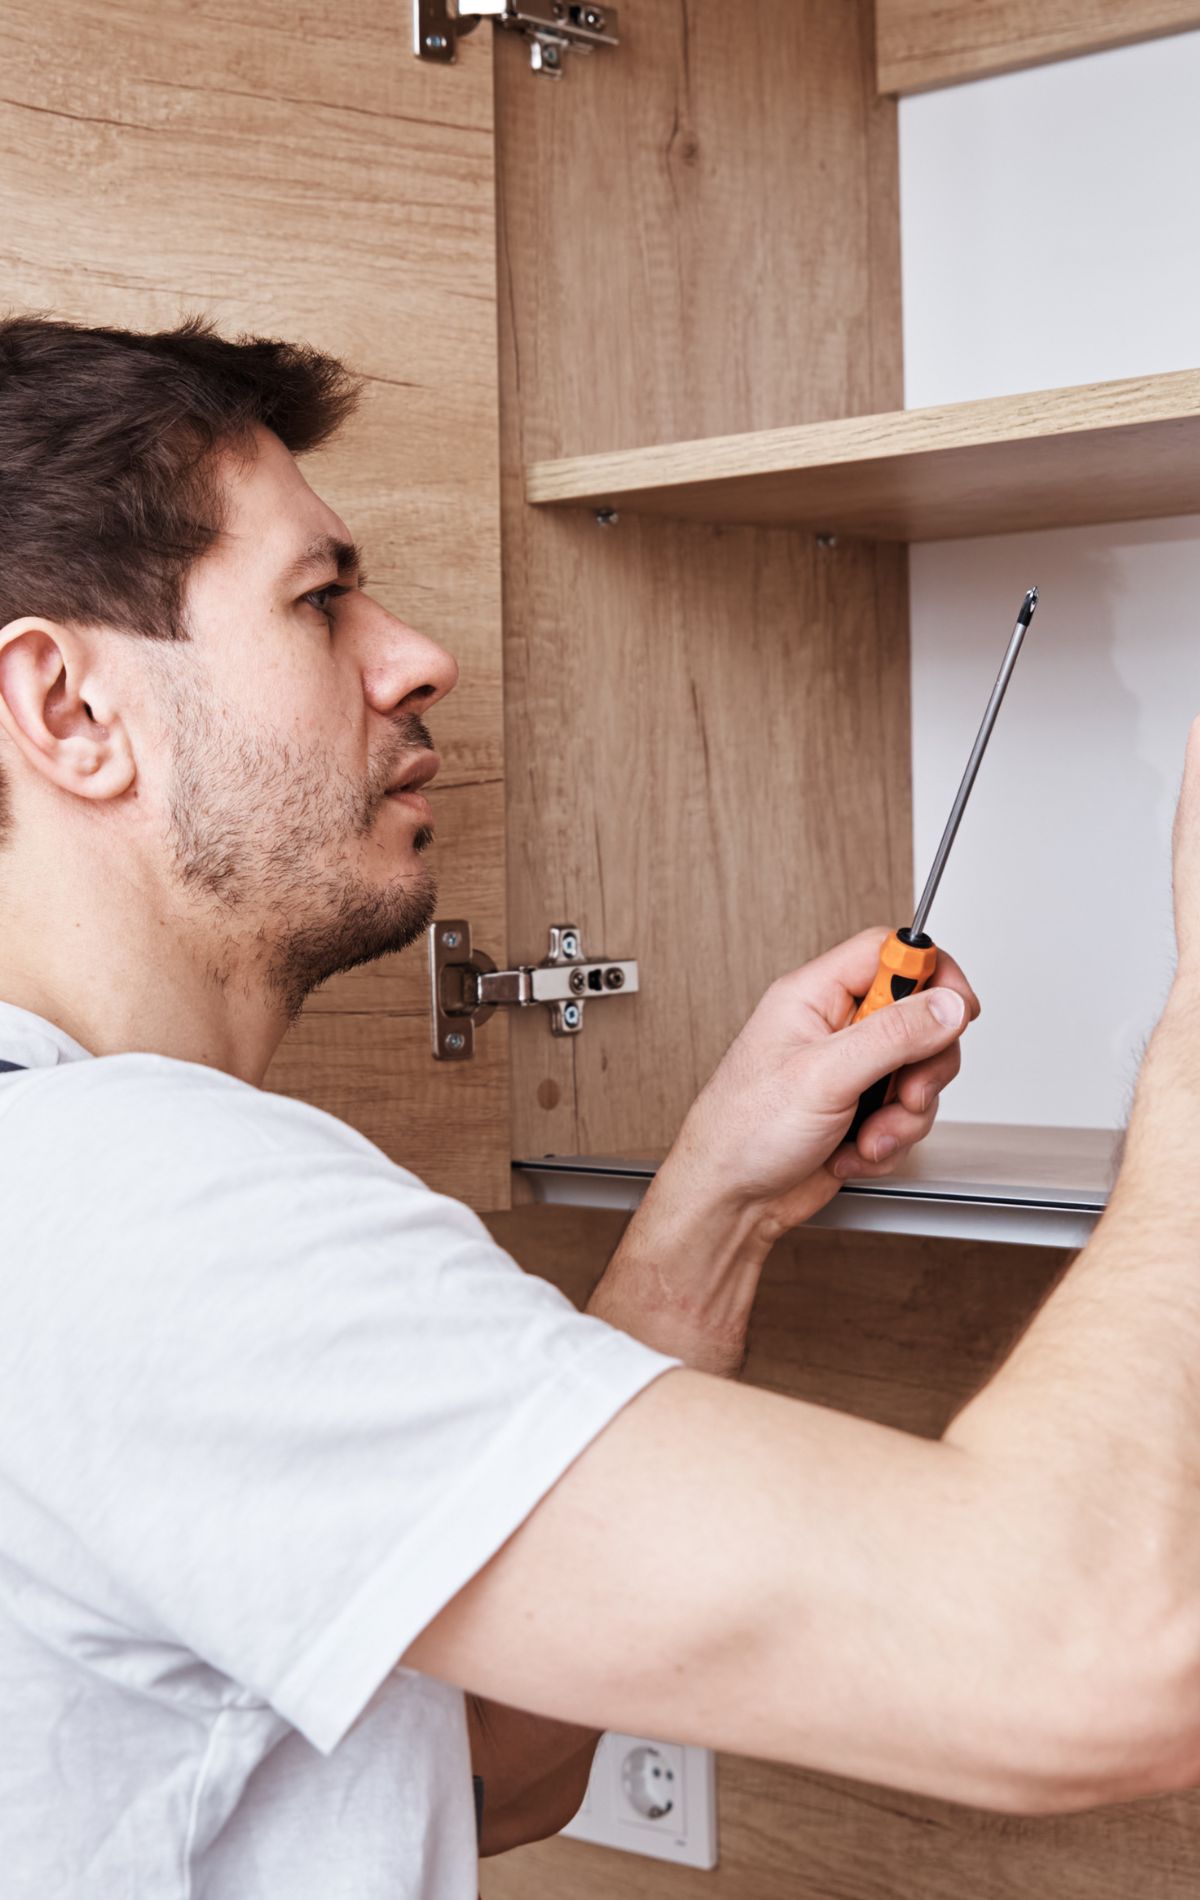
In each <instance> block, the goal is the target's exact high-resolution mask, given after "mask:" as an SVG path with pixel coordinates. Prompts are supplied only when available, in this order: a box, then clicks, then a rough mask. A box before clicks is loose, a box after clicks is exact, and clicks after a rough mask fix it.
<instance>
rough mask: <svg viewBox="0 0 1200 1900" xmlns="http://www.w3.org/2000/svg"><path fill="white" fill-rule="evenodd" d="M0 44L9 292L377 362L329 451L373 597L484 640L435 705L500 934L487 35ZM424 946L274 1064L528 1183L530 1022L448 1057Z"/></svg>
mask: <svg viewBox="0 0 1200 1900" xmlns="http://www.w3.org/2000/svg"><path fill="white" fill-rule="evenodd" d="M0 59H2V61H3V66H4V94H5V97H4V100H3V101H2V102H0V209H2V212H3V218H2V221H0V230H2V233H3V235H2V236H0V260H2V263H3V282H4V304H5V306H6V307H7V308H8V309H12V310H42V311H48V312H53V313H54V314H57V315H60V316H66V317H70V318H73V319H75V320H77V321H80V322H86V323H95V324H112V325H120V326H126V327H129V328H133V329H153V328H157V327H161V326H167V325H171V324H174V323H176V322H177V321H178V320H179V318H180V317H181V316H182V315H184V314H186V313H190V312H193V311H199V312H201V313H203V314H206V315H209V316H212V317H213V318H215V319H216V321H217V322H218V324H219V325H220V326H221V328H222V329H223V330H224V331H225V332H226V333H227V334H238V333H240V332H247V331H248V332H253V333H258V334H266V335H270V336H285V337H289V338H294V339H302V340H305V341H308V342H310V343H313V344H315V345H316V346H318V347H319V348H322V349H327V350H331V351H333V352H334V353H335V354H337V355H340V356H343V357H344V358H345V359H346V360H347V362H348V363H350V365H351V366H352V367H353V368H355V369H356V370H359V371H361V372H363V373H364V374H365V376H366V386H365V393H364V398H363V402H362V406H361V409H360V411H359V413H358V415H357V416H356V417H354V418H353V419H352V420H351V421H350V423H349V424H348V425H347V427H346V429H345V431H344V432H343V434H342V435H341V436H340V437H339V438H338V440H337V441H336V442H335V443H334V444H333V445H331V446H330V448H329V449H328V450H326V451H323V452H322V453H321V454H319V455H316V456H313V457H311V458H306V460H305V462H304V465H303V466H304V470H305V473H306V475H307V476H308V479H309V480H310V482H311V483H312V484H313V486H314V487H315V488H316V489H317V490H318V492H319V493H321V494H323V495H324V496H325V497H326V498H327V499H328V500H329V501H330V502H331V504H332V505H333V506H334V507H335V508H336V509H337V510H338V512H339V513H340V514H341V515H342V517H343V519H344V520H345V521H346V523H347V524H348V526H349V527H350V530H351V532H352V534H353V535H354V536H355V537H356V538H357V539H359V540H361V541H362V542H363V543H364V544H365V546H366V549H367V552H368V556H369V567H370V570H371V574H372V592H373V593H374V594H376V595H377V597H378V598H379V599H380V600H381V601H382V602H383V603H384V604H385V605H386V606H388V607H389V608H391V609H393V610H394V611H395V612H397V613H399V614H401V615H402V616H403V617H405V618H406V619H408V620H409V621H411V622H412V623H413V624H414V625H417V626H419V627H421V628H422V629H423V630H424V631H426V632H428V633H429V634H431V635H432V636H433V637H434V638H435V639H438V640H440V641H442V642H443V643H444V644H445V645H447V646H448V647H449V648H450V649H451V650H452V651H453V652H454V653H455V654H456V655H457V656H458V657H459V659H460V662H461V665H462V683H461V685H460V687H459V689H458V691H457V692H456V693H455V694H454V695H453V696H452V697H451V698H450V699H449V700H448V701H447V703H446V705H445V706H444V707H439V708H438V709H437V710H436V712H435V713H434V715H433V718H432V726H433V730H434V736H435V738H436V740H437V742H438V744H439V747H440V749H441V750H442V752H443V755H444V758H445V768H444V771H443V776H442V779H441V780H440V781H439V782H438V785H437V786H435V787H434V789H433V803H434V809H435V816H436V818H437V822H438V830H439V834H440V837H441V839H442V840H444V842H441V843H440V846H439V851H438V853H437V856H438V858H439V860H440V869H441V878H442V885H443V901H444V902H446V903H449V904H451V905H453V906H454V907H455V910H456V911H457V912H458V913H459V914H463V915H471V916H472V917H474V918H475V919H476V921H477V924H478V927H479V930H480V941H481V942H484V943H489V944H490V943H493V942H502V940H503V934H504V931H503V922H504V835H503V787H502V773H503V718H502V710H501V701H500V695H501V665H500V586H499V567H500V552H499V507H498V482H497V460H498V457H497V431H498V420H497V370H496V355H495V302H496V275H495V210H494V195H493V175H494V157H493V152H494V147H493V136H492V130H493V128H492V113H493V87H492V62H491V36H490V34H489V33H480V34H477V35H475V36H474V37H473V38H471V39H470V40H469V41H467V42H465V43H464V47H463V53H462V59H461V61H460V63H459V64H458V65H457V66H455V67H454V68H451V69H446V68H435V67H432V66H426V65H423V64H422V63H421V62H420V61H418V60H416V59H414V58H413V56H412V53H411V50H410V47H409V44H408V40H407V35H406V32H405V30H404V23H403V21H402V19H401V17H400V12H399V10H398V9H397V8H396V7H395V6H394V5H392V4H391V3H390V0H346V4H345V5H343V6H341V7H340V8H334V7H332V6H326V7H323V8H322V7H317V8H311V7H310V8H307V9H302V10H301V12H300V13H299V14H298V13H297V10H296V8H295V7H293V6H290V5H285V4H284V0H259V4H256V5H255V6H254V7H251V8H243V9H241V10H240V11H239V10H238V9H233V10H232V11H231V10H230V9H228V8H224V7H222V6H220V5H218V4H216V0H195V3H194V4H189V5H187V6H182V5H180V4H178V0H176V3H175V4H171V5H165V4H164V5H156V4H154V0H125V4H116V3H115V0H56V4H55V5H53V6H51V7H45V6H37V5H32V4H27V0H15V3H14V4H12V5H9V6H6V7H5V8H4V10H3V17H2V20H0ZM443 787H445V788H446V789H445V790H443V789H442V788H443ZM468 874H469V875H468ZM484 932H486V935H484ZM423 955H424V952H423V948H422V947H420V946H418V947H417V948H415V949H413V950H412V951H409V952H407V953H406V954H405V956H404V957H401V958H399V959H388V960H386V962H385V963H384V964H381V965H378V966H373V967H372V969H371V970H370V971H368V972H355V973H354V975H353V976H351V977H347V978H339V979H336V980H335V981H334V982H333V983H331V984H330V985H329V986H328V987H327V988H326V989H325V990H324V991H322V992H321V994H320V996H319V997H318V998H315V999H314V1001H313V1004H312V1006H311V1007H310V1009H309V1010H306V1012H305V1015H304V1017H303V1019H302V1020H301V1022H300V1023H299V1024H298V1025H297V1028H296V1029H295V1031H294V1032H293V1033H292V1034H291V1035H290V1036H289V1037H288V1038H287V1039H286V1040H285V1042H284V1044H283V1046H282V1048H281V1050H280V1053H279V1055H278V1057H277V1058H276V1061H275V1063H274V1064H273V1066H272V1069H271V1072H270V1077H269V1082H270V1085H271V1086H273V1087H275V1088H278V1089H282V1090H284V1091H286V1092H287V1093H289V1094H293V1095H298V1096H302V1097H304V1098H306V1099H308V1100H311V1101H315V1102H317V1103H318V1104H319V1105H321V1106H322V1107H325V1108H329V1109H332V1110H333V1111H334V1112H335V1113H336V1114H339V1115H341V1116H343V1117H344V1118H345V1119H347V1120H348V1121H351V1122H354V1123H356V1124H357V1125H358V1126H359V1127H361V1128H363V1129H364V1130H365V1132H366V1133H368V1134H369V1135H371V1136H372V1137H373V1138H374V1139H375V1140H377V1141H379V1142H380V1143H381V1144H382V1145H383V1146H384V1147H385V1148H386V1149H387V1150H388V1151H389V1152H390V1153H391V1154H393V1155H394V1156H395V1157H396V1159H398V1160H401V1161H403V1162H405V1163H407V1165H409V1166H410V1167H412V1168H414V1169H416V1170H417V1171H418V1172H419V1173H421V1174H423V1175H425V1176H426V1177H427V1178H428V1179H429V1181H430V1182H431V1184H432V1185H435V1186H437V1187H439V1188H442V1189H445V1190H447V1191H450V1192H453V1193H458V1194H460V1195H463V1196H464V1197H466V1198H467V1199H470V1200H473V1201H474V1202H475V1203H476V1204H477V1205H481V1206H484V1207H499V1206H505V1205H507V1196H508V1181H509V1168H508V1158H509V1157H508V1126H507V1091H508V1069H507V1057H506V1050H507V1037H506V1035H505V1033H504V1031H503V1028H502V1027H499V1026H491V1027H490V1029H489V1033H487V1034H485V1035H484V1036H483V1037H481V1038H480V1053H479V1055H478V1056H477V1058H476V1062H475V1064H474V1066H473V1070H472V1074H471V1076H470V1077H469V1078H464V1073H463V1070H462V1069H461V1068H459V1067H457V1066H456V1065H439V1064H436V1063H435V1062H434V1061H433V1059H432V1056H431V1054H430V1041H429V1037H430V1031H429V1022H428V1010H427V1006H426V1003H425V995H424V985H425V979H424V972H423ZM464 1103H465V1106H464Z"/></svg>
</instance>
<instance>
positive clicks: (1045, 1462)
mask: <svg viewBox="0 0 1200 1900" xmlns="http://www.w3.org/2000/svg"><path fill="white" fill-rule="evenodd" d="M1198 831H1200V753H1198V750H1197V741H1196V739H1195V738H1194V739H1193V744H1192V748H1191V752H1190V755H1189V768H1188V779H1187V786H1186V788H1185V797H1184V801H1183V805H1182V807H1181V822H1180V827H1179V848H1178V858H1177V891H1178V897H1177V902H1178V907H1179V914H1180V962H1179V970H1178V976H1177V980H1176V984H1175V988H1174V991H1173V994H1172V997H1171V1000H1170V1002H1169V1004H1168V1007H1167V1010H1166V1012H1165V1013H1164V1017H1163V1020H1162V1023H1161V1024H1160V1027H1159V1030H1158V1032H1157V1033H1156V1035H1155V1037H1154V1040H1153V1043H1152V1045H1151V1048H1150V1051H1149V1054H1148V1057H1147V1060H1146V1064H1145V1067H1144V1072H1143V1076H1142V1081H1141V1084H1140V1086H1139V1091H1138V1098H1137V1102H1136V1104H1135V1109H1134V1114H1133V1117H1132V1121H1131V1127H1130V1134H1129V1141H1128V1145H1127V1152H1126V1159H1125V1164H1124V1167H1123V1169H1122V1174H1121V1179H1120V1181H1119V1183H1118V1185H1117V1189H1116V1191H1115V1193H1114V1196H1113V1199H1112V1204H1111V1206H1110V1209H1109V1211H1108V1213H1107V1214H1106V1216H1105V1217H1104V1220H1103V1221H1102V1222H1101V1224H1100V1227H1099V1229H1098V1230H1097V1233H1096V1235H1095V1237H1094V1239H1093V1240H1092V1242H1091V1243H1090V1244H1089V1246H1088V1247H1087V1248H1086V1249H1085V1250H1084V1253H1083V1254H1082V1256H1081V1257H1080V1260H1079V1261H1078V1263H1077V1264H1076V1266H1075V1267H1074V1268H1073V1269H1072V1271H1071V1272H1070V1273H1069V1274H1068V1276H1067V1277H1066V1279H1065V1280H1064V1281H1063V1282H1062V1284H1061V1285H1060V1286H1059V1288H1058V1289H1057V1291H1056V1292H1055V1294H1054V1296H1053V1297H1052V1299H1051V1300H1050V1301H1049V1302H1048V1303H1047V1305H1046V1306H1045V1307H1044V1309H1043V1310H1042V1312H1041V1313H1040V1314H1039V1316H1038V1318H1037V1319H1036V1321H1035V1322H1034V1324H1033V1325H1032V1326H1031V1327H1030V1329H1029V1331H1028V1332H1027V1334H1026V1336H1025V1338H1024V1340H1023V1341H1022V1342H1021V1345H1020V1346H1019V1347H1018V1349H1017V1350H1016V1352H1015V1353H1014V1354H1013V1355H1012V1356H1011V1358H1010V1359H1009V1361H1008V1362H1007V1364H1006V1365H1005V1366H1004V1367H1003V1368H1002V1369H1001V1371H1000V1373H999V1374H998V1375H997V1376H996V1377H995V1378H994V1379H993V1380H992V1381H991V1383H990V1384H989V1385H988V1386H987V1387H985V1389H984V1391H983V1392H982V1393H981V1394H980V1395H979V1397H978V1398H976V1399H975V1400H974V1401H973V1402H972V1403H971V1405H969V1406H968V1407H967V1408H966V1410H965V1411H964V1412H963V1413H962V1414H961V1415H960V1417H959V1418H958V1420H957V1421H956V1422H955V1424H954V1425H953V1426H952V1427H951V1428H950V1430H949V1431H948V1432H947V1433H946V1435H945V1438H944V1439H943V1440H942V1442H940V1443H926V1442H923V1441H919V1440H914V1439H911V1438H909V1437H907V1436H905V1435H904V1434H902V1433H898V1432H893V1431H889V1430H886V1429H884V1428H882V1427H878V1426H874V1425H869V1424H866V1423H864V1422H863V1421H861V1420H857V1419H852V1418H847V1417H843V1416H841V1415H838V1414H835V1413H832V1412H828V1411H825V1410H823V1409H821V1408H819V1407H815V1406H811V1405H807V1404H802V1403H799V1402H795V1401H790V1400H786V1399H782V1398H779V1397H776V1396H773V1395H771V1394H768V1393H764V1392H754V1391H749V1390H745V1389H741V1388H738V1387H736V1386H733V1385H730V1384H728V1383H727V1382H724V1381H721V1380H717V1379H713V1378H710V1377H705V1376H703V1375H702V1374H699V1373H696V1372H691V1371H681V1372H676V1373H671V1374H668V1375H667V1376H666V1377H664V1378H663V1379H660V1380H659V1381H658V1382H657V1383H656V1384H655V1385H654V1386H652V1387H651V1388H649V1390H647V1391H646V1392H644V1393H643V1394H642V1395H641V1396H640V1397H639V1398H637V1399H636V1400H634V1401H633V1403H632V1404H631V1405H629V1406H628V1407H627V1408H626V1409H625V1411H624V1412H623V1413H622V1414H621V1415H620V1416H619V1417H618V1418H616V1419H615V1420H614V1421H613V1423H612V1424H611V1425H610V1426H609V1427H608V1428H607V1430H606V1431H604V1432H603V1433H602V1434H601V1435H600V1437H599V1438H598V1439H597V1440H596V1441H595V1442H594V1444H593V1445H591V1446H590V1447H589V1449H588V1450H587V1451H586V1452H585V1453H584V1454H583V1456H582V1457H580V1458H579V1459H578V1460H577V1461H576V1463H575V1465H574V1466H573V1467H572V1468H571V1470H570V1471H568V1472H567V1473H566V1474H565V1476H564V1477H563V1478H562V1480H560V1482H559V1484H558V1485H556V1486H555V1488H554V1490H553V1491H552V1492H551V1493H550V1494H549V1495H548V1496H547V1497H546V1498H545V1499H544V1500H543V1502H542V1503H541V1504H540V1505H539V1507H538V1508H537V1510H536V1511H535V1512H534V1513H533V1514H532V1516H531V1517H530V1518H529V1519H528V1521H527V1522H526V1523H525V1525H524V1526H523V1527H522V1528H521V1530H520V1531H518V1532H517V1533H516V1535H515V1536H514V1537H513V1538H511V1539H510V1540H509V1542H508V1544H507V1545H506V1546H505V1547H504V1548H503V1550H501V1551H500V1552H499V1553H498V1554H497V1556H496V1557H495V1558H494V1559H493V1560H492V1562H491V1563H490V1564H489V1565H488V1566H487V1567H486V1568H485V1569H484V1570H483V1571H481V1572H480V1574H479V1575H478V1576H477V1577H476V1578H474V1579H473V1580H472V1582H471V1583H469V1584H468V1585H467V1586H466V1588H465V1589H464V1590H463V1591H461V1592H460V1593H459V1595H458V1596H457V1597H456V1598H455V1599H454V1601H453V1602H452V1603H451V1604H449V1605H448V1606H447V1607H446V1609H444V1610H443V1611H442V1613H441V1614H440V1616H439V1617H438V1618H436V1619H435V1621H434V1622H433V1623H432V1624H431V1625H430V1626H429V1628H428V1629H427V1630H426V1631H425V1632H423V1634H422V1635H421V1637H420V1638H419V1639H418V1640H417V1642H416V1643H415V1644H414V1645H413V1646H412V1648H411V1650H410V1652H409V1655H408V1657H407V1658H406V1660H407V1661H409V1662H410V1663H412V1664H414V1665H415V1666H417V1667H419V1668H422V1669H426V1670H428V1671H429V1672H430V1673H432V1674H435V1675H442V1676H445V1677H447V1678H448V1679H450V1680H452V1681H455V1682H459V1683H463V1684H465V1685H468V1686H469V1687H470V1688H471V1689H472V1690H475V1691H477V1692H479V1693H482V1694H486V1695H490V1696H497V1697H499V1698H501V1699H507V1700H512V1701H519V1702H520V1703H521V1704H522V1705H523V1706H525V1707H527V1708H530V1709H532V1710H535V1711H537V1712H539V1713H542V1714H545V1715H547V1716H550V1717H554V1718H558V1719H564V1720H570V1721H575V1722H588V1723H591V1724H593V1725H595V1726H597V1727H612V1728H622V1729H630V1730H633V1731H635V1732H637V1731H643V1732H646V1733H650V1734H669V1735H671V1736H673V1737H675V1738H677V1739H679V1740H681V1741H694V1742H698V1743H703V1744H706V1745H708V1746H713V1747H718V1748H726V1749H733V1750H735V1751H738V1752H741V1753H745V1754H751V1755H757V1756H762V1757H769V1758H774V1759H780V1760H785V1761H790V1762H796V1763H803V1764H807V1765H810V1766H814V1767H819V1768H823V1769H827V1770H831V1771H834V1772H838V1773H842V1774H849V1775H855V1776H860V1777H863V1778H866V1779H869V1780H874V1781H883V1782H888V1783H891V1784H893V1785H895V1786H900V1787H906V1788H910V1789H914V1790H918V1791H922V1792H925V1793H930V1794H936V1795H941V1796H946V1797H949V1798H952V1799H957V1800H962V1801H969V1802H972V1803H975V1804H978V1805H984V1806H993V1807H997V1808H1002V1809H1011V1810H1014V1811H1022V1812H1037V1811H1049V1810H1063V1809H1070V1808H1075V1807H1082V1806H1087V1805H1090V1804H1093V1803H1096V1802H1100V1801H1106V1800H1118V1799H1127V1798H1130V1797H1133V1796H1137V1795H1142V1794H1149V1793H1153V1792H1157V1791H1161V1790H1166V1789H1172V1788H1178V1787H1183V1786H1187V1785H1189V1784H1191V1783H1193V1782H1195V1781H1196V1780H1197V1779H1198V1778H1200V1592H1198V1591H1197V1590H1196V1577H1197V1575H1200V1485H1198V1482H1197V1480H1198V1477H1200V1470H1198V1467H1200V1380H1198V1379H1197V1372H1196V1369H1197V1367H1198V1366H1200V1195H1198V1194H1197V1192H1196V1185H1195V1184H1196V1156H1197V1154H1198V1153H1200V944H1198V943H1197V922H1200V839H1198V837H1197V833H1198ZM893 1013H894V1012H885V1014H893ZM663 1600H669V1601H670V1602H671V1603H672V1606H673V1616H672V1619H671V1620H670V1622H669V1623H667V1624H664V1622H663V1620H662V1619H661V1618H660V1617H658V1616H657V1615H655V1614H653V1613H651V1612H648V1611H647V1609H646V1608H645V1606H646V1605H647V1604H653V1603H657V1602H661V1601H663Z"/></svg>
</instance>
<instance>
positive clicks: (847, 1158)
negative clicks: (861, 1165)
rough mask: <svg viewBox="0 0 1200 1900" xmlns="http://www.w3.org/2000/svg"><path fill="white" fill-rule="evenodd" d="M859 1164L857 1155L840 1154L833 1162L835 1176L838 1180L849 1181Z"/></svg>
mask: <svg viewBox="0 0 1200 1900" xmlns="http://www.w3.org/2000/svg"><path fill="white" fill-rule="evenodd" d="M857 1166H858V1156H857V1155H839V1156H838V1158H837V1160H836V1161H835V1162H834V1164H833V1176H834V1179H835V1180H836V1181H848V1180H849V1179H850V1176H851V1175H852V1174H853V1173H854V1171H855V1169H856V1168H857Z"/></svg>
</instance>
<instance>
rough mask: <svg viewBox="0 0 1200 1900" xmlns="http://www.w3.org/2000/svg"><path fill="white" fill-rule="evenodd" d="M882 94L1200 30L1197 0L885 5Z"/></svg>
mask: <svg viewBox="0 0 1200 1900" xmlns="http://www.w3.org/2000/svg"><path fill="white" fill-rule="evenodd" d="M877 18H878V36H879V44H878V74H879V90H880V92H883V93H900V92H925V91H928V90H929V89H930V88H931V87H933V86H951V85H957V84H958V83H960V82H961V81H962V80H966V79H981V78H983V77H984V75H985V74H987V73H1004V72H1011V71H1013V70H1014V68H1016V67H1018V66H1039V65H1041V64H1043V63H1044V62H1045V61H1046V60H1050V59H1069V58H1070V57H1071V56H1072V55H1074V54H1077V53H1097V52H1100V51H1102V50H1103V48H1105V47H1107V46H1128V45H1129V44H1130V43H1131V42H1132V41H1134V40H1151V39H1158V38H1161V37H1162V35H1164V34H1166V33H1182V32H1185V31H1187V29H1188V28H1190V27H1196V26H1200V7H1197V6H1196V5H1195V4H1194V0H878V5H877Z"/></svg>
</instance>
